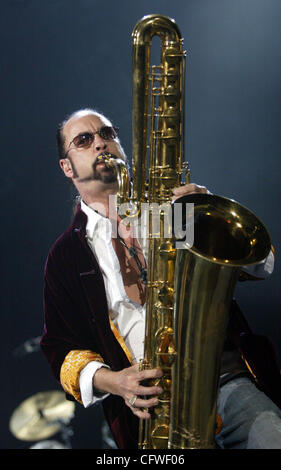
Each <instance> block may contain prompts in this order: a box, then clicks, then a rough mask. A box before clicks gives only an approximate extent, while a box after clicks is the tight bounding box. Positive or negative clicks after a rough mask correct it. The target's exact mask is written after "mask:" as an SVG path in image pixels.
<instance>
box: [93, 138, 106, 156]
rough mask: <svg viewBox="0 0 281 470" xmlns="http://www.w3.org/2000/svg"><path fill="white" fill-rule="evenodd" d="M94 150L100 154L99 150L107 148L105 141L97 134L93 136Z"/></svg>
mask: <svg viewBox="0 0 281 470" xmlns="http://www.w3.org/2000/svg"><path fill="white" fill-rule="evenodd" d="M94 148H95V150H96V151H97V152H100V151H101V150H105V149H106V148H107V143H106V141H105V140H103V139H102V138H101V136H100V135H99V134H96V135H95V140H94Z"/></svg>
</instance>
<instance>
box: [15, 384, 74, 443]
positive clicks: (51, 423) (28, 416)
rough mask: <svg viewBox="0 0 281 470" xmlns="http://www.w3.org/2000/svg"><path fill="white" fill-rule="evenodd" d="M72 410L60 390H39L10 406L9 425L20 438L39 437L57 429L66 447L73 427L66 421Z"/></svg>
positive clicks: (32, 439)
mask: <svg viewBox="0 0 281 470" xmlns="http://www.w3.org/2000/svg"><path fill="white" fill-rule="evenodd" d="M74 411H75V403H74V402H71V401H69V400H66V398H65V394H64V393H63V392H60V391H56V390H51V391H46V392H39V393H37V394H35V395H33V396H31V397H29V398H27V399H26V400H24V401H23V402H22V403H21V404H20V405H19V406H18V407H17V408H16V409H15V410H14V412H13V413H12V416H11V418H10V422H9V429H10V431H11V433H12V434H13V435H14V436H15V437H16V438H17V439H19V440H22V441H42V440H43V439H48V438H49V437H51V436H53V435H54V434H56V433H58V432H60V434H61V437H62V440H63V442H64V445H65V446H67V447H66V448H71V443H70V441H71V436H72V435H73V431H72V429H71V428H70V427H69V423H70V421H71V420H72V418H73V417H74ZM32 448H34V447H32ZM36 448H39V447H36ZM45 448H46V447H45Z"/></svg>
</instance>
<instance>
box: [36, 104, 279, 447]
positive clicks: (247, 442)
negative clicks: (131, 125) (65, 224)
mask: <svg viewBox="0 0 281 470" xmlns="http://www.w3.org/2000/svg"><path fill="white" fill-rule="evenodd" d="M57 136H58V149H59V157H60V160H59V162H60V166H61V169H62V171H63V173H64V174H65V176H66V177H67V178H69V179H70V180H71V181H72V182H73V184H74V186H75V188H76V189H77V191H78V193H79V195H80V203H79V205H78V207H77V210H76V213H75V216H74V220H73V223H72V224H71V226H70V227H69V228H68V229H67V230H66V231H65V232H64V234H62V235H61V237H59V239H58V240H57V241H56V242H55V243H54V245H53V246H52V248H51V250H50V252H49V255H48V259H47V262H46V267H45V288H44V309H45V325H44V332H43V336H42V340H41V347H42V350H43V352H44V354H45V355H46V357H47V360H48V361H49V363H50V365H51V368H52V371H53V373H54V376H55V378H56V379H57V380H58V381H59V382H60V383H61V385H62V387H63V389H64V390H65V392H66V394H67V395H68V396H71V397H72V398H73V399H75V400H76V401H77V402H79V403H81V404H83V406H85V407H88V406H91V405H94V404H95V403H98V402H100V401H102V404H103V409H104V413H105V417H106V419H107V421H108V423H109V426H110V428H111V431H112V434H113V436H114V438H115V441H116V444H117V446H118V447H119V448H136V447H137V439H138V424H139V418H141V419H144V420H146V419H150V410H153V407H154V406H156V405H157V403H158V399H159V396H161V393H162V392H163V390H162V388H161V387H160V386H159V385H153V386H149V385H146V384H144V383H143V382H144V381H145V380H147V379H157V378H160V377H161V376H162V371H161V370H160V369H158V368H156V369H152V370H139V366H138V363H139V361H140V360H141V359H142V357H143V341H144V320H145V319H144V306H145V288H146V287H145V282H144V278H143V277H142V275H141V273H142V272H143V270H145V268H146V261H145V257H144V256H143V253H142V250H141V247H140V245H139V243H138V240H137V239H136V238H134V237H133V236H131V235H130V236H127V233H126V227H122V223H119V229H120V230H119V231H118V236H117V238H114V237H112V220H111V219H112V214H110V210H109V200H110V196H112V195H114V194H115V193H116V191H117V182H116V175H115V173H114V171H113V169H112V168H111V167H110V166H109V167H108V166H107V165H106V163H105V161H104V160H103V158H102V156H103V155H105V154H106V153H110V154H113V155H115V156H116V157H118V158H121V159H123V160H126V155H125V153H124V150H123V148H122V147H121V144H120V141H119V139H118V136H117V129H116V128H115V127H114V126H113V125H112V124H111V122H110V121H109V120H108V119H107V118H106V117H105V116H103V115H101V114H99V113H97V112H96V111H94V110H92V109H86V110H80V111H78V112H75V113H73V114H72V115H71V116H70V117H69V118H67V119H66V120H65V121H64V122H63V124H62V125H60V127H59V130H58V135H57ZM206 192H207V189H206V188H205V187H204V186H199V185H196V184H187V185H185V186H183V187H180V188H175V189H174V192H173V198H174V199H175V198H177V197H179V196H182V195H183V194H189V193H206ZM116 218H117V220H118V222H119V219H118V215H117V214H116ZM132 248H133V250H132ZM226 356H227V360H226V363H227V367H226V368H225V371H223V369H222V374H223V375H224V377H226V376H229V377H230V380H229V381H228V380H224V382H223V383H224V385H223V386H222V387H221V390H220V394H219V398H218V413H219V414H221V416H222V430H221V432H220V433H219V434H218V435H217V444H218V446H220V447H222V448H281V412H280V410H279V408H278V407H277V406H276V405H275V404H274V403H273V402H272V401H271V400H270V399H269V398H268V397H267V396H266V395H265V394H264V393H263V392H262V391H260V390H259V389H258V388H257V387H256V386H255V385H254V384H253V382H252V379H251V377H250V374H249V372H248V369H247V368H246V366H245V364H244V362H243V361H242V359H241V357H240V354H239V353H238V351H237V350H235V348H230V350H228V351H227V355H226ZM224 390H226V393H224ZM245 403H247V405H246V409H245ZM241 409H244V411H243V412H241ZM260 429H262V433H261V434H260V432H259V430H260Z"/></svg>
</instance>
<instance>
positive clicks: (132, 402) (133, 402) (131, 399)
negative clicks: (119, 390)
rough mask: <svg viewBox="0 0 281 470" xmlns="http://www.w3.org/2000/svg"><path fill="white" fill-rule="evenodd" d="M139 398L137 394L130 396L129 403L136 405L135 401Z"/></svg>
mask: <svg viewBox="0 0 281 470" xmlns="http://www.w3.org/2000/svg"><path fill="white" fill-rule="evenodd" d="M137 398H138V396H137V395H134V396H133V397H132V398H130V400H129V403H130V405H131V406H133V407H135V402H136V399H137Z"/></svg>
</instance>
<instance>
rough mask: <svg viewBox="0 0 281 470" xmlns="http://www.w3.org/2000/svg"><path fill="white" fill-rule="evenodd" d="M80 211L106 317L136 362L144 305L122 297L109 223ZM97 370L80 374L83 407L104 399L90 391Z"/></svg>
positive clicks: (139, 353) (140, 346)
mask: <svg viewBox="0 0 281 470" xmlns="http://www.w3.org/2000/svg"><path fill="white" fill-rule="evenodd" d="M81 209H82V211H83V212H84V213H85V214H86V215H87V217H88V222H87V226H86V236H87V241H88V244H89V246H90V248H91V250H92V251H93V253H94V255H95V257H96V259H97V261H98V263H99V267H100V270H101V272H102V276H103V280H104V285H105V291H106V298H107V304H108V308H109V312H110V318H111V320H112V321H113V323H114V326H115V327H116V328H117V330H118V331H119V333H120V334H121V336H122V338H123V340H124V342H125V344H126V346H127V348H128V349H129V351H130V353H131V356H132V359H133V362H134V363H137V362H139V361H140V360H141V359H142V358H143V342H144V334H145V332H144V329H145V306H142V305H139V304H136V303H135V302H133V301H132V300H131V299H130V298H129V297H128V296H127V294H126V291H125V288H124V283H123V278H122V273H121V269H120V263H119V260H118V257H117V255H116V253H115V250H114V248H113V245H112V225H111V222H110V220H109V219H107V218H106V217H104V216H102V215H100V214H98V213H97V212H96V211H95V210H93V209H92V208H91V207H89V206H87V205H86V204H85V203H84V202H83V201H81ZM100 367H108V366H107V365H105V364H103V363H100V362H97V361H91V362H89V363H88V364H87V365H86V366H85V367H84V369H83V370H82V371H81V373H80V378H79V385H80V392H81V399H82V402H83V405H84V406H85V407H88V406H90V405H93V404H94V403H96V402H97V401H100V400H101V399H104V398H105V397H106V396H108V394H100V393H97V394H94V392H93V376H94V374H95V372H96V371H97V370H98V369H99V368H100Z"/></svg>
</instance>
